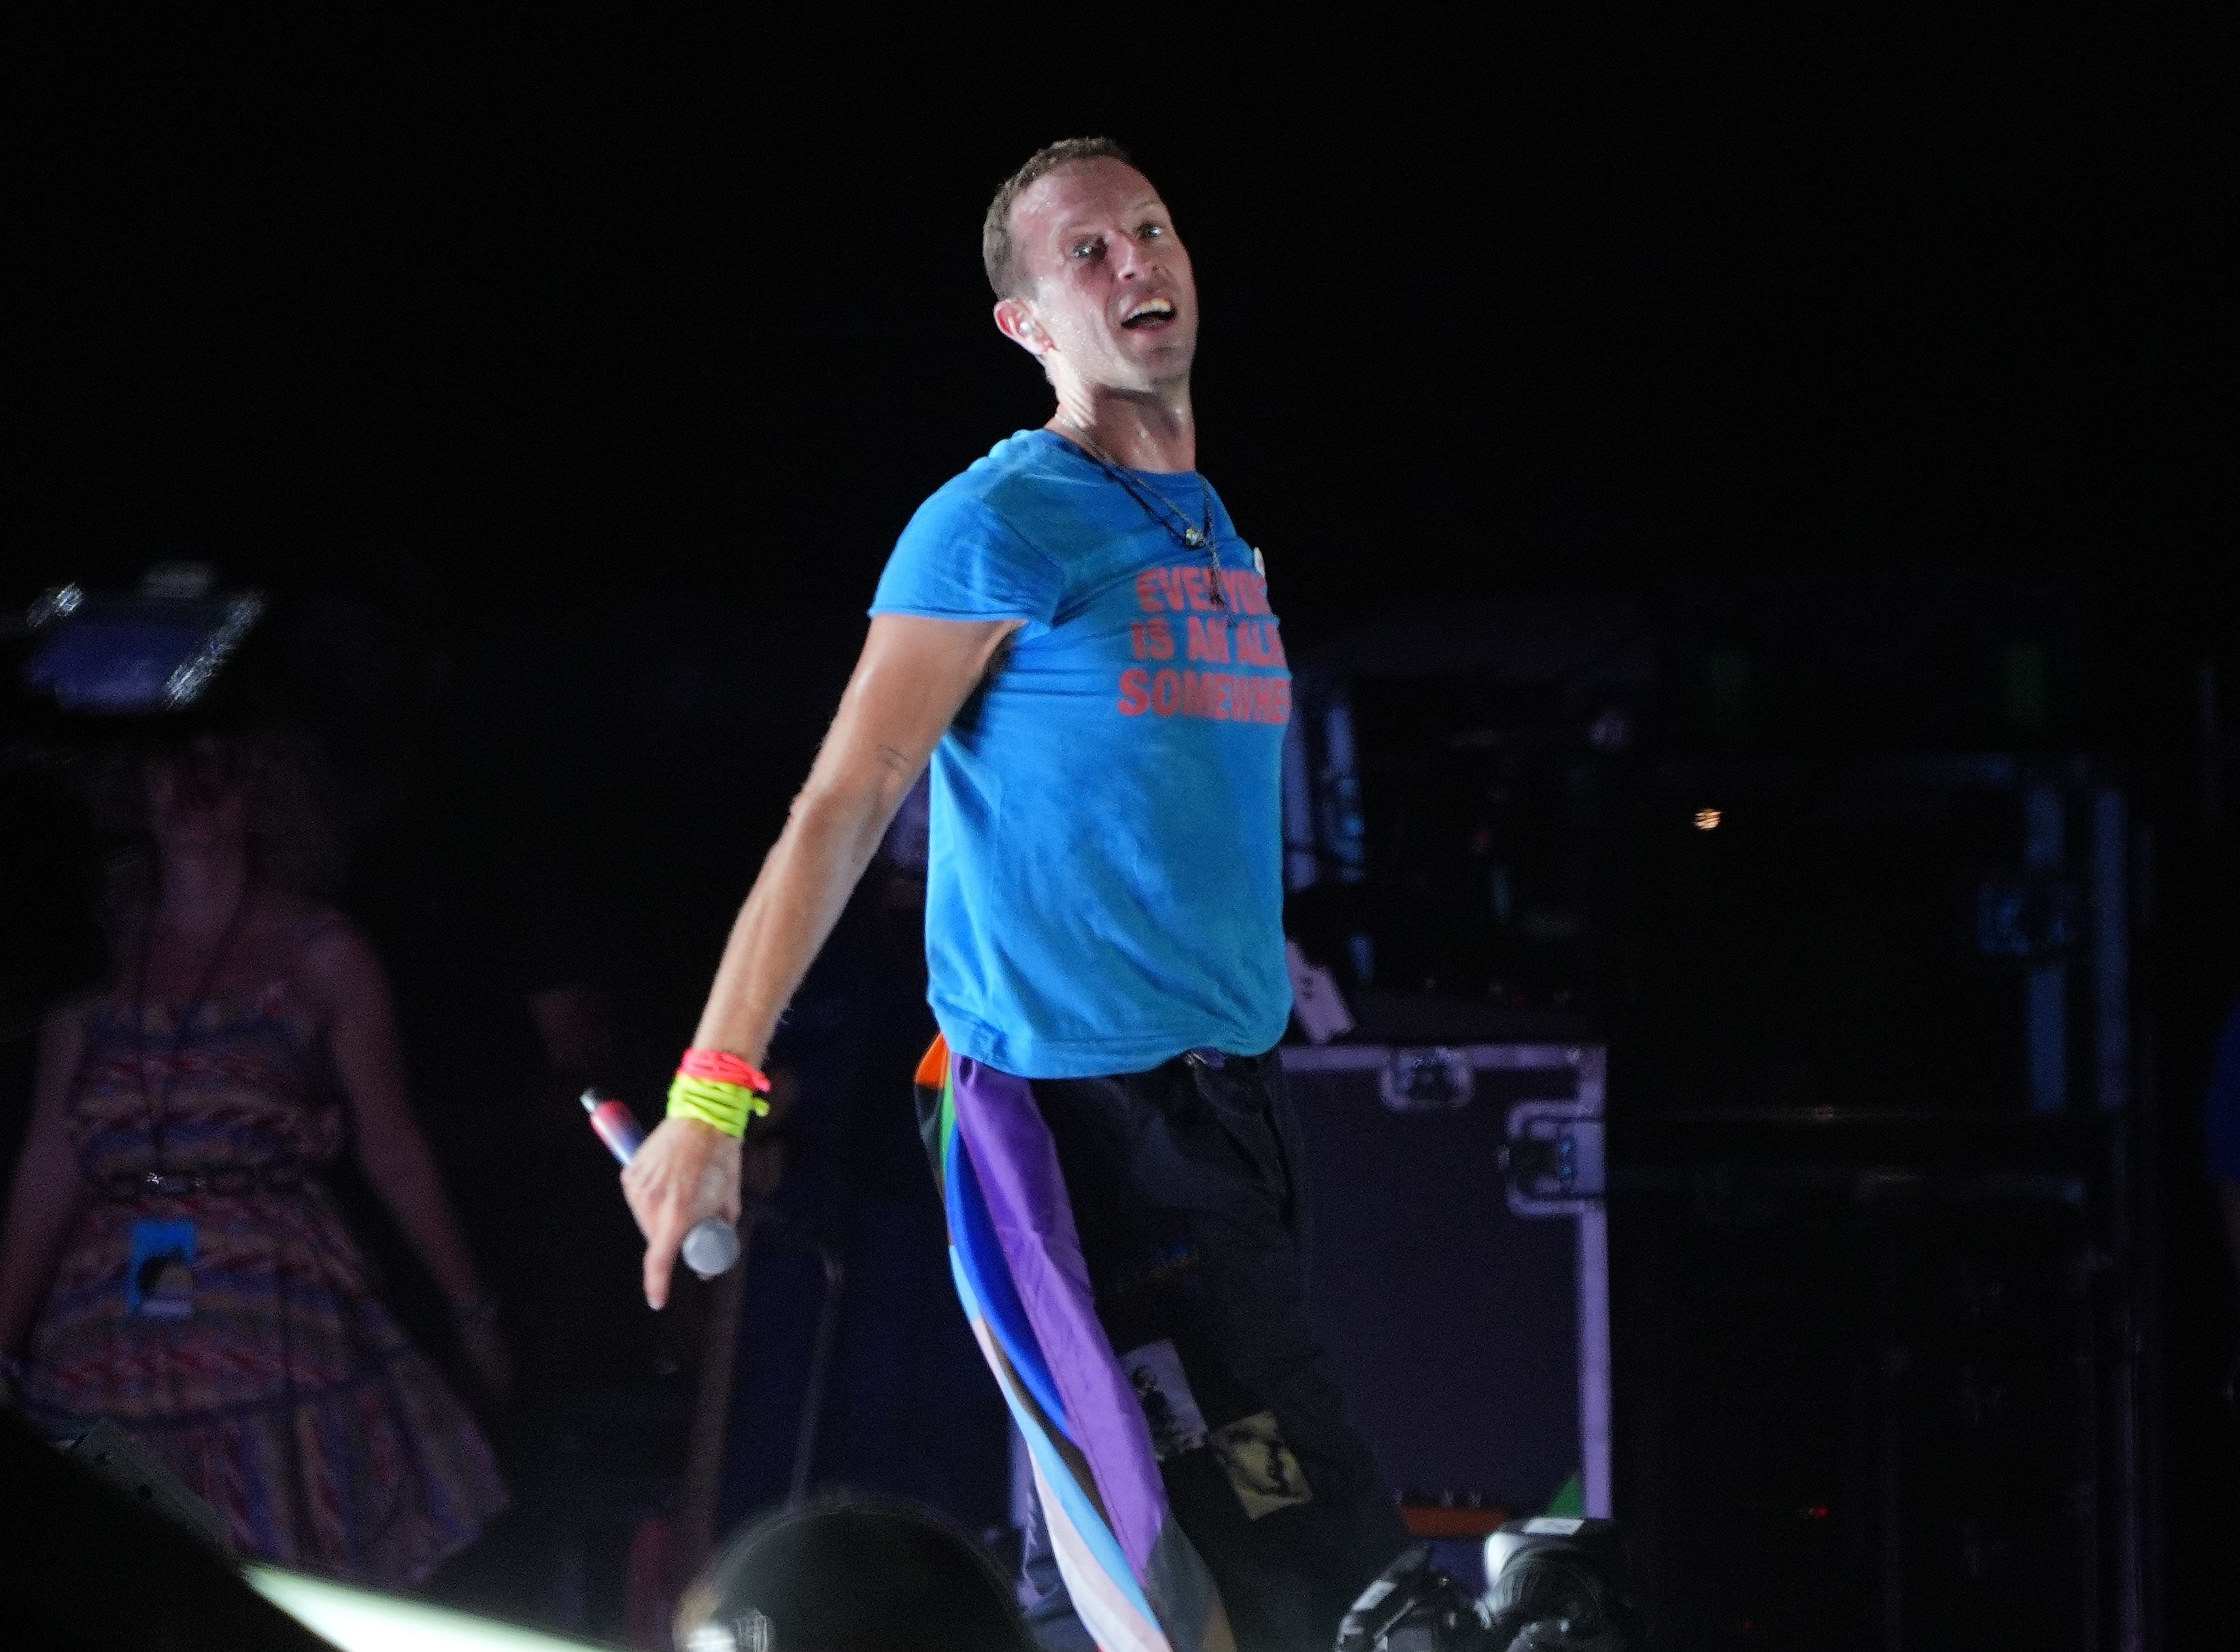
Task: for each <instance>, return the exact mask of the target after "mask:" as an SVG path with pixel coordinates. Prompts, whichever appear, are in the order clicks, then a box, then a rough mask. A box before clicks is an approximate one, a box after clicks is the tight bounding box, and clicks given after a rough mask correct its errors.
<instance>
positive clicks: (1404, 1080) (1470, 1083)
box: [1377, 1049, 1477, 1113]
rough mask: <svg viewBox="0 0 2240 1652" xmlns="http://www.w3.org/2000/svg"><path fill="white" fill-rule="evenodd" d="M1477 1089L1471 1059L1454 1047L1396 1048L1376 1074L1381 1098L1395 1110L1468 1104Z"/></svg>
mask: <svg viewBox="0 0 2240 1652" xmlns="http://www.w3.org/2000/svg"><path fill="white" fill-rule="evenodd" d="M1475 1089H1477V1083H1476V1081H1475V1080H1474V1079H1473V1078H1472V1077H1471V1076H1470V1058H1469V1057H1468V1056H1464V1055H1463V1054H1462V1052H1461V1051H1459V1050H1454V1049H1396V1050H1394V1051H1393V1052H1392V1059H1391V1060H1390V1061H1388V1062H1385V1063H1384V1070H1383V1072H1381V1073H1379V1074H1378V1075H1377V1096H1378V1098H1379V1099H1380V1100H1381V1101H1383V1103H1384V1105H1385V1106H1387V1107H1389V1108H1390V1109H1392V1110H1393V1111H1394V1112H1396V1113H1444V1112H1448V1111H1450V1110H1452V1109H1455V1108H1457V1107H1468V1106H1469V1105H1470V1095H1471V1092H1472V1091H1473V1090H1475Z"/></svg>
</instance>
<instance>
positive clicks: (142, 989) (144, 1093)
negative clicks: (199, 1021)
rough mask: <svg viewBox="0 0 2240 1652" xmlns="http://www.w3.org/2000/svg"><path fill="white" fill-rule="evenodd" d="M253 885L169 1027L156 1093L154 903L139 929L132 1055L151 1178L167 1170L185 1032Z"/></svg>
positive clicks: (235, 933) (213, 981) (245, 886)
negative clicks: (151, 1010) (151, 985)
mask: <svg viewBox="0 0 2240 1652" xmlns="http://www.w3.org/2000/svg"><path fill="white" fill-rule="evenodd" d="M251 887H252V885H251V883H250V881H249V880H248V879H246V878H244V879H243V880H242V885H241V895H240V897H239V898H238V899H237V900H236V901H235V902H234V903H233V916H231V917H230V918H228V919H227V920H226V923H225V935H224V936H223V939H221V940H220V941H219V942H218V943H217V951H216V952H214V953H212V954H211V955H210V967H209V968H208V969H204V970H203V978H202V984H201V985H200V986H198V987H197V988H196V989H195V992H194V996H193V997H191V998H190V999H188V1000H187V1004H186V1008H185V1009H182V1010H181V1011H180V1012H179V1024H178V1025H177V1027H176V1028H174V1029H172V1032H171V1050H170V1055H168V1056H165V1057H164V1059H163V1077H162V1078H161V1079H160V1080H159V1081H158V1082H157V1086H156V1093H155V1094H154V1095H153V1096H150V1094H149V1093H148V954H149V952H150V949H151V948H152V947H153V946H154V944H155V936H156V912H155V908H154V906H153V905H152V904H151V905H150V908H149V911H148V921H147V925H146V927H145V928H143V929H142V930H141V931H140V965H139V969H137V971H136V972H135V978H134V981H133V984H132V1055H133V1062H132V1064H133V1068H134V1069H135V1070H136V1071H137V1073H138V1075H139V1077H140V1100H141V1102H142V1104H143V1105H144V1106H145V1107H146V1108H147V1109H148V1141H149V1144H150V1147H151V1148H152V1149H154V1158H153V1161H152V1162H150V1165H149V1169H148V1174H149V1176H150V1178H160V1177H161V1176H163V1133H164V1130H165V1129H166V1128H167V1127H168V1126H169V1125H170V1122H171V1120H170V1106H171V1087H172V1085H174V1084H176V1083H177V1082H178V1078H179V1059H180V1057H181V1056H184V1055H185V1054H186V1051H187V1036H188V1034H189V1033H190V1032H191V1031H192V1030H193V1029H194V1024H195V1017H196V1016H198V1015H200V1014H202V1011H203V1003H205V1002H206V1001H207V1000H208V999H209V997H210V989H211V988H212V987H214V986H216V985H217V972H218V971H219V970H220V969H223V968H224V967H225V961H226V959H227V958H228V957H229V956H231V954H232V952H233V943H234V942H235V941H237V939H239V938H240V936H241V928H242V924H243V922H244V921H245V920H246V919H247V918H248V916H249V896H250V889H251Z"/></svg>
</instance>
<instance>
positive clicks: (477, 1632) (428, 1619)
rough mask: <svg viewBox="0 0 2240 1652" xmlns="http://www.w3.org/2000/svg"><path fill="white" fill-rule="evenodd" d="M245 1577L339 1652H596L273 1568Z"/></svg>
mask: <svg viewBox="0 0 2240 1652" xmlns="http://www.w3.org/2000/svg"><path fill="white" fill-rule="evenodd" d="M243 1574H244V1575H246V1576H247V1577H248V1579H249V1582H250V1587H252V1588H253V1589H256V1590H257V1593H258V1594H260V1595H263V1596H264V1598H265V1599H266V1600H268V1601H270V1602H272V1603H273V1604H274V1605H275V1606H277V1607H278V1608H279V1609H281V1610H282V1611H283V1612H285V1613H287V1614H288V1615H289V1616H290V1617H292V1618H294V1619H295V1620H296V1621H297V1622H298V1623H301V1624H302V1625H303V1627H304V1628H305V1629H309V1630H310V1631H311V1632H312V1633H313V1634H314V1635H324V1636H325V1637H326V1638H327V1639H328V1640H330V1641H331V1642H334V1643H335V1644H336V1645H337V1646H338V1647H340V1648H341V1649H342V1652H597V1649H595V1648H594V1647H593V1646H592V1643H591V1642H589V1641H572V1640H569V1639H567V1638H565V1637H563V1636H561V1635H542V1634H539V1633H538V1632H537V1630H535V1629H523V1628H521V1627H520V1626H519V1625H517V1624H513V1623H500V1622H495V1621H494V1620H492V1619H490V1618H484V1617H474V1616H471V1615H469V1614H467V1613H465V1612H453V1611H448V1610H446V1609H443V1607H440V1606H430V1605H428V1604H427V1603H425V1602H421V1601H411V1600H406V1599H404V1598H403V1596H401V1595H383V1594H381V1593H379V1592H378V1591H377V1590H374V1589H354V1588H352V1587H350V1585H349V1584H347V1583H337V1582H330V1581H329V1580H327V1579H326V1578H323V1577H310V1576H306V1575H304V1574H303V1573H302V1572H291V1571H287V1570H283V1569H282V1568H280V1567H277V1566H261V1565H255V1566H248V1567H244V1568H243Z"/></svg>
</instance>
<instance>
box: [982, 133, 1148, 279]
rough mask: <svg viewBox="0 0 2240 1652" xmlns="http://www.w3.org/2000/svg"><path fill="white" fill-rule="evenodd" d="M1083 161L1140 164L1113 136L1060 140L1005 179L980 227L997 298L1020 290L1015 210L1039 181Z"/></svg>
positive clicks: (989, 275)
mask: <svg viewBox="0 0 2240 1652" xmlns="http://www.w3.org/2000/svg"><path fill="white" fill-rule="evenodd" d="M1081 161H1118V162H1120V163H1122V164H1123V165H1124V166H1133V165H1135V164H1136V163H1135V162H1134V161H1133V160H1131V159H1130V158H1129V155H1128V151H1127V150H1123V149H1122V148H1121V147H1120V146H1119V145H1118V144H1117V143H1114V142H1113V141H1112V140H1111V139H1110V138H1109V137H1064V138H1060V139H1059V140H1058V141H1057V143H1050V144H1045V145H1044V146H1043V148H1041V149H1038V150H1036V151H1035V152H1034V153H1033V154H1032V155H1030V156H1029V157H1027V163H1026V164H1025V165H1024V166H1022V167H1021V168H1020V169H1019V170H1017V171H1016V172H1014V173H1012V174H1011V176H1010V177H1007V178H1005V179H1004V180H1003V188H1001V189H999V190H997V191H996V198H995V199H994V200H992V201H990V203H988V216H987V217H986V219H985V220H984V221H983V223H981V225H980V262H981V263H982V265H983V267H985V269H986V270H987V271H988V284H989V285H990V286H991V287H993V288H994V289H995V290H996V296H997V297H998V298H1011V297H1016V296H1017V294H1018V291H1019V286H1020V282H1019V265H1018V249H1017V247H1016V246H1014V245H1013V244H1012V242H1011V209H1012V208H1013V207H1015V206H1017V204H1018V203H1019V197H1021V196H1022V195H1024V194H1025V193H1026V192H1027V189H1028V187H1029V186H1030V184H1032V183H1034V181H1035V180H1036V179H1037V178H1039V177H1044V176H1045V175H1047V174H1049V173H1051V172H1055V171H1057V169H1058V168H1060V167H1061V166H1071V165H1074V164H1075V163H1077V162H1081Z"/></svg>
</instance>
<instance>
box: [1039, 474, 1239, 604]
mask: <svg viewBox="0 0 2240 1652" xmlns="http://www.w3.org/2000/svg"><path fill="white" fill-rule="evenodd" d="M1066 439H1067V440H1068V441H1070V442H1071V443H1074V444H1075V445H1076V446H1077V447H1078V448H1080V449H1081V450H1082V451H1083V452H1084V453H1086V454H1088V455H1089V456H1090V458H1092V459H1094V460H1096V461H1097V466H1098V468H1099V469H1101V470H1103V472H1104V474H1105V475H1106V476H1110V477H1111V478H1112V480H1113V481H1115V482H1117V483H1119V484H1120V486H1121V488H1122V489H1123V490H1124V491H1125V492H1126V493H1127V495H1128V496H1129V497H1130V499H1133V500H1134V501H1135V502H1136V503H1137V504H1138V505H1139V506H1141V507H1142V508H1143V514H1144V515H1145V516H1149V517H1150V519H1151V520H1152V521H1153V522H1156V523H1158V524H1159V526H1160V527H1162V528H1163V529H1165V530H1167V531H1168V532H1169V533H1170V534H1171V535H1173V536H1175V537H1176V538H1177V539H1178V540H1180V541H1181V542H1182V543H1183V547H1184V549H1186V550H1198V551H1203V552H1204V553H1205V560H1206V567H1207V570H1208V576H1209V577H1208V580H1207V583H1208V585H1209V587H1210V593H1209V594H1210V596H1212V598H1213V605H1214V606H1215V607H1216V608H1222V609H1225V608H1227V607H1228V606H1229V596H1228V594H1227V593H1226V592H1224V591H1223V590H1222V588H1221V575H1222V567H1221V548H1220V547H1219V546H1218V545H1217V544H1215V543H1214V542H1213V490H1212V489H1210V488H1209V487H1207V486H1206V485H1205V478H1204V477H1203V476H1198V478H1197V496H1198V504H1199V507H1200V509H1201V510H1203V513H1204V517H1205V520H1204V523H1203V526H1201V525H1200V524H1198V523H1193V522H1192V521H1191V520H1190V518H1189V517H1188V516H1184V515H1183V513H1182V512H1181V511H1179V510H1176V509H1175V508H1174V506H1173V504H1172V503H1170V502H1169V501H1168V499H1167V498H1166V496H1164V495H1163V494H1161V493H1159V492H1158V491H1157V490H1156V489H1152V490H1148V492H1149V494H1150V496H1149V497H1146V496H1145V494H1146V491H1147V490H1144V489H1141V488H1138V487H1137V485H1136V483H1135V482H1134V481H1133V480H1132V479H1130V476H1129V475H1128V473H1127V471H1126V470H1123V469H1122V468H1121V467H1120V466H1119V464H1117V463H1115V462H1114V460H1113V458H1112V456H1111V455H1110V454H1109V453H1107V452H1105V450H1103V448H1101V447H1099V446H1097V443H1096V442H1095V441H1094V440H1092V439H1091V438H1090V435H1089V433H1088V432H1087V431H1085V430H1083V431H1079V432H1077V434H1075V435H1072V436H1068V437H1067V438H1066ZM1191 474H1192V475H1197V472H1195V471H1193V472H1192V473H1191Z"/></svg>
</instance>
